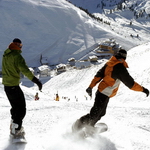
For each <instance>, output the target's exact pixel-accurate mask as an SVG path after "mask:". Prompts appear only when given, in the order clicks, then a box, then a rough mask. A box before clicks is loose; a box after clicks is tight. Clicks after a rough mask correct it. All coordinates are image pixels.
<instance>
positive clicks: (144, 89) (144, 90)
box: [143, 87, 149, 97]
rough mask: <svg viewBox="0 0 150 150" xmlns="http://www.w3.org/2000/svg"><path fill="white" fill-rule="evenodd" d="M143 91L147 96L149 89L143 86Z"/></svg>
mask: <svg viewBox="0 0 150 150" xmlns="http://www.w3.org/2000/svg"><path fill="white" fill-rule="evenodd" d="M143 92H144V93H145V94H146V96H147V97H148V95H149V90H148V89H146V88H144V87H143Z"/></svg>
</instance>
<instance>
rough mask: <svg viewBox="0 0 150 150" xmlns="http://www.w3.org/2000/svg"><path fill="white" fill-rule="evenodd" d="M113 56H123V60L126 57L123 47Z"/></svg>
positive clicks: (118, 57)
mask: <svg viewBox="0 0 150 150" xmlns="http://www.w3.org/2000/svg"><path fill="white" fill-rule="evenodd" d="M114 56H115V57H116V58H117V59H120V58H123V59H124V60H125V59H126V57H127V51H126V50H124V49H120V50H119V51H118V52H117V53H116V54H115V55H114Z"/></svg>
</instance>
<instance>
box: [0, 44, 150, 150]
mask: <svg viewBox="0 0 150 150" xmlns="http://www.w3.org/2000/svg"><path fill="white" fill-rule="evenodd" d="M149 55H150V43H147V44H144V45H140V46H138V47H135V48H133V49H131V50H130V51H129V52H128V58H127V62H128V64H129V72H130V74H131V75H132V77H133V78H134V79H135V81H136V82H138V83H139V84H141V85H142V86H144V87H146V88H148V89H150V84H149V83H150V78H149V72H150V66H149V64H150V59H149ZM105 61H106V60H105ZM105 61H104V62H105ZM103 64H104V63H102V64H99V65H93V66H91V67H90V68H86V69H82V70H75V69H72V70H68V71H66V72H64V73H62V74H60V75H57V76H54V77H53V78H51V79H50V80H49V79H48V78H41V79H40V80H41V81H42V82H43V83H44V84H43V90H42V92H39V97H40V100H39V101H34V95H35V93H36V92H37V91H38V90H37V86H36V85H34V86H31V87H30V88H29V87H28V83H30V81H28V80H27V79H26V80H25V79H24V80H23V82H22V84H21V85H20V86H21V88H22V90H23V91H24V94H25V98H26V103H27V114H26V117H25V118H24V122H23V126H24V128H25V131H26V139H27V141H28V143H27V144H11V142H10V140H9V125H10V113H9V110H10V105H9V102H8V100H7V98H6V95H5V93H4V90H3V85H2V84H0V89H1V92H0V97H1V102H0V112H1V113H0V120H1V123H0V125H1V128H0V135H1V136H0V150H34V149H37V150H70V149H72V150H78V149H83V150H87V149H88V150H149V149H150V143H149V137H150V122H149V118H150V111H149V109H150V98H149V97H146V95H145V94H144V93H142V92H135V91H131V90H130V89H128V88H127V87H126V86H125V85H124V84H121V86H120V89H119V91H118V94H117V95H116V96H115V97H113V98H111V99H110V102H109V105H108V108H107V113H106V115H105V116H104V117H103V118H102V119H101V120H100V121H99V122H105V123H106V124H107V125H108V127H109V129H108V131H107V132H104V133H102V134H100V135H98V136H96V137H95V138H87V139H78V138H76V137H75V136H73V135H72V134H71V125H72V124H73V123H74V121H75V120H76V119H78V118H79V117H81V116H82V115H85V114H87V113H88V112H89V111H90V108H91V107H92V105H93V103H94V94H95V91H96V89H97V87H94V89H93V98H92V99H90V98H89V97H88V96H87V94H86V92H85V89H86V88H87V87H88V85H89V84H90V81H91V80H92V78H93V76H94V75H95V73H96V72H97V71H98V69H99V68H100V67H101V66H102V65H103ZM46 80H48V81H47V82H45V81H46ZM23 83H26V86H27V87H25V86H23ZM57 92H58V94H59V96H60V101H54V98H55V94H56V93H57ZM85 96H86V97H88V100H86V98H85ZM62 97H67V98H66V99H63V98H62ZM68 99H70V101H68ZM76 99H78V101H76Z"/></svg>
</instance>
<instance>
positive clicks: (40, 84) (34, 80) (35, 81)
mask: <svg viewBox="0 0 150 150" xmlns="http://www.w3.org/2000/svg"><path fill="white" fill-rule="evenodd" d="M32 82H34V83H36V84H37V86H38V87H39V90H40V91H41V90H42V83H41V82H40V81H39V79H37V78H36V77H33V79H32Z"/></svg>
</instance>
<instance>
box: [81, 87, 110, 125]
mask: <svg viewBox="0 0 150 150" xmlns="http://www.w3.org/2000/svg"><path fill="white" fill-rule="evenodd" d="M108 102H109V97H108V96H106V95H104V94H102V93H100V92H99V91H98V90H97V92H96V95H95V102H94V105H93V107H92V108H91V110H90V113H89V114H87V115H85V116H82V117H81V118H80V121H81V123H82V124H83V126H84V125H91V126H94V125H95V124H96V122H97V121H98V120H100V119H101V117H102V116H104V115H105V114H106V108H107V104H108Z"/></svg>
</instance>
